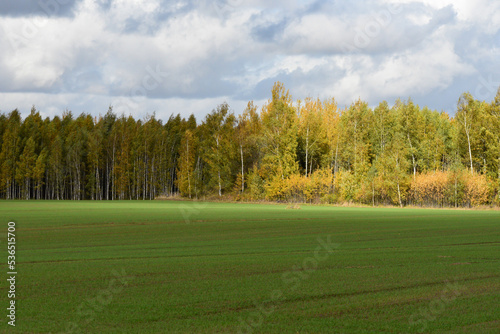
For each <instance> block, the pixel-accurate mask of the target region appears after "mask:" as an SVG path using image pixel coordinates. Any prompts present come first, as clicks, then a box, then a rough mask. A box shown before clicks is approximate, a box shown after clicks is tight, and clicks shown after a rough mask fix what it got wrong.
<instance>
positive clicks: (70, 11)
mask: <svg viewBox="0 0 500 334" xmlns="http://www.w3.org/2000/svg"><path fill="white" fill-rule="evenodd" d="M0 46H1V52H0V79H1V80H0V111H2V112H9V111H11V110H12V109H14V108H19V109H20V110H21V112H22V113H23V116H26V115H27V114H28V113H29V110H30V109H31V106H32V105H35V106H36V108H37V109H38V110H40V112H41V113H42V114H43V115H44V116H54V115H56V114H61V113H62V112H63V111H64V110H66V109H68V110H72V111H73V113H74V114H80V113H81V112H86V113H91V114H93V115H99V114H104V113H105V112H106V111H107V109H108V106H109V105H113V106H114V108H115V112H117V113H118V114H121V113H124V114H125V115H129V114H132V115H133V116H135V117H137V118H142V117H145V116H146V115H148V114H151V113H153V112H156V115H157V117H159V118H162V119H164V120H166V119H167V118H168V117H169V116H170V115H171V114H172V113H175V114H177V113H180V114H181V115H183V116H188V115H189V114H191V113H194V114H195V115H196V116H197V118H198V119H202V118H203V117H204V116H205V115H206V114H207V113H208V112H210V111H211V110H212V109H214V108H215V107H216V106H217V105H218V104H220V103H222V102H224V101H226V102H228V103H229V104H230V106H231V107H232V109H233V110H234V111H235V112H236V113H240V112H241V111H242V110H243V109H244V107H245V105H246V103H247V102H248V101H250V100H253V101H255V103H256V104H258V105H260V106H262V104H263V103H264V102H265V101H266V100H267V99H268V98H269V96H270V90H271V88H272V85H273V83H274V82H275V81H278V80H279V81H281V82H283V83H284V84H285V86H286V87H287V88H288V89H290V92H291V94H292V95H293V97H294V98H295V99H304V98H305V97H308V96H311V97H319V98H322V99H323V98H329V97H335V99H336V100H337V101H338V103H339V105H340V106H344V105H349V104H351V103H352V102H353V101H354V100H356V99H358V98H361V99H363V100H365V101H367V102H368V103H369V104H370V105H371V106H374V105H376V104H378V103H379V102H381V101H383V100H387V101H388V102H389V103H390V104H392V103H394V101H395V99H397V98H398V97H400V98H403V99H406V98H408V97H411V98H412V99H413V100H414V101H415V102H417V103H418V104H420V105H421V106H424V105H427V106H429V107H430V108H432V109H436V110H445V111H447V112H449V113H453V112H454V109H455V106H456V101H457V100H458V97H459V96H460V94H461V93H463V92H465V91H470V92H471V93H472V94H473V95H474V96H475V97H476V98H478V99H481V100H487V101H490V100H492V99H493V98H494V96H495V94H496V91H497V88H498V86H499V85H500V1H497V0H477V1H469V0H453V1H452V0H421V1H412V0H379V1H361V0H360V1H340V0H339V1H307V0H297V1H292V0H287V1H281V0H280V1H269V0H248V1H247V0H215V1H209V0H201V1H191V0H186V1H181V0H179V1H175V0H173V1H166V0H93V1H91V0H17V1H13V0H7V1H2V2H0Z"/></svg>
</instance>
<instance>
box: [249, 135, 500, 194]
mask: <svg viewBox="0 0 500 334" xmlns="http://www.w3.org/2000/svg"><path fill="white" fill-rule="evenodd" d="M240 155H241V193H242V194H243V191H245V174H244V171H245V170H244V165H243V145H241V144H240ZM499 173H500V170H499ZM499 175H500V174H499Z"/></svg>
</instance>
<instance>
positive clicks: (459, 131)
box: [0, 82, 500, 207]
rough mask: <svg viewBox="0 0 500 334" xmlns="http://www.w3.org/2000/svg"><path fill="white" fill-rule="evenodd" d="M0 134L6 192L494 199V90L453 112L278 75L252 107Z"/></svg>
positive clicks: (56, 122)
mask: <svg viewBox="0 0 500 334" xmlns="http://www.w3.org/2000/svg"><path fill="white" fill-rule="evenodd" d="M0 138H1V142H0V144H1V145H0V147H1V150H0V166H1V174H0V197H1V198H3V199H58V200H62V199H71V200H83V199H90V200H117V199H119V200H123V199H154V198H158V197H160V196H166V197H171V196H178V195H180V196H183V197H187V198H191V199H202V198H214V197H215V198H224V199H233V200H252V201H257V200H270V201H286V202H309V203H346V202H353V203H364V204H371V205H380V204H394V205H399V206H404V205H420V206H439V207H446V206H452V207H461V206H466V207H470V206H477V205H493V204H497V205H498V204H500V89H499V92H498V93H497V95H496V97H495V99H494V100H493V101H491V102H485V101H478V100H476V99H475V98H474V97H473V96H472V95H471V94H469V93H464V94H462V96H460V98H459V100H458V103H457V110H456V114H455V115H454V116H453V117H452V116H450V115H448V114H447V113H445V112H437V111H434V110H430V109H429V108H427V107H423V108H421V107H419V106H418V105H416V104H415V103H414V102H413V101H412V100H411V99H408V100H406V101H401V100H397V101H396V103H395V104H394V105H393V106H389V104H388V103H387V102H385V101H384V102H381V103H380V104H379V105H378V106H376V107H375V108H370V107H369V106H368V104H367V103H366V102H364V101H362V100H358V101H356V102H354V103H352V104H351V105H350V106H348V107H345V108H340V107H339V106H338V105H337V103H336V101H335V99H334V98H330V99H326V100H319V99H313V98H306V99H305V100H303V101H302V100H297V101H294V100H293V99H292V96H291V95H290V93H289V91H288V90H286V89H285V87H284V85H283V84H282V83H279V82H278V83H276V84H275V85H274V87H273V89H272V92H271V98H270V99H269V100H268V102H267V103H266V104H265V105H264V106H263V107H262V108H261V109H260V110H259V109H258V108H257V106H255V105H254V104H253V102H249V103H248V105H247V107H246V109H245V110H244V111H243V112H242V113H241V114H240V115H235V114H234V112H233V111H232V110H231V109H230V107H229V105H228V104H227V103H223V104H221V105H219V106H218V107H217V108H216V109H214V110H213V111H212V112H211V113H209V114H208V115H207V116H206V117H205V119H203V121H202V122H200V123H198V122H197V120H196V118H195V117H194V116H193V115H191V116H189V117H188V118H187V119H185V118H182V117H181V116H180V115H172V116H170V118H169V119H168V120H167V121H166V122H165V123H164V122H163V121H162V120H160V119H157V118H156V117H155V115H154V114H153V115H151V116H148V117H146V118H145V119H143V120H136V119H134V118H133V117H132V116H128V117H126V116H124V115H122V116H117V115H116V114H114V113H113V109H112V107H110V108H109V110H108V112H107V113H106V114H105V115H104V116H99V117H93V116H91V115H90V114H85V113H82V114H81V115H79V116H78V117H75V116H74V115H73V114H72V113H71V112H70V111H66V112H64V113H63V114H62V115H61V116H60V117H59V116H55V117H53V118H52V119H50V118H45V119H43V118H42V117H41V115H40V113H39V111H37V110H36V109H35V107H33V108H32V110H31V113H30V114H29V116H27V117H26V118H25V119H24V120H23V119H22V117H21V115H20V113H19V111H18V110H13V111H12V112H10V113H8V114H4V113H1V114H0Z"/></svg>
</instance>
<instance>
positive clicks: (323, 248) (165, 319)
mask: <svg viewBox="0 0 500 334" xmlns="http://www.w3.org/2000/svg"><path fill="white" fill-rule="evenodd" d="M0 217H2V221H1V222H0V231H2V230H3V232H0V235H1V238H0V247H2V248H3V249H4V250H2V251H1V252H0V253H2V254H4V260H2V261H3V262H4V263H5V265H3V266H2V268H4V269H3V270H2V271H3V272H4V273H3V275H5V276H7V271H8V269H7V247H6V242H7V223H8V222H9V221H14V222H15V223H16V243H17V244H16V247H17V248H16V249H17V254H16V255H17V258H16V260H17V272H18V273H17V282H16V307H17V313H16V327H15V328H12V327H11V326H8V325H7V320H8V319H7V318H6V317H5V315H6V314H7V310H6V308H7V307H8V300H7V290H8V285H7V282H6V280H5V279H2V284H1V285H0V288H1V289H2V291H1V292H0V293H1V294H2V298H1V299H0V300H2V301H3V302H2V309H3V310H4V313H5V314H3V315H2V317H3V318H4V319H5V321H4V324H2V325H1V326H2V327H1V328H0V330H1V331H2V332H19V333H48V332H51V333H62V332H65V333H162V332H172V333H238V332H241V333H280V334H282V333H420V332H425V333H428V332H429V333H431V332H432V333H498V330H499V327H500V303H499V300H500V266H499V265H500V247H499V246H500V211H467V210H428V209H383V208H376V209H370V208H339V207H319V206H302V207H301V208H300V209H299V210H292V209H288V208H287V206H286V205H265V204H262V205H257V204H233V203H196V202H170V201H124V202H90V201H88V202H87V201H84V202H56V201H47V202H44V201H37V202H34V201H30V202H26V201H3V202H0Z"/></svg>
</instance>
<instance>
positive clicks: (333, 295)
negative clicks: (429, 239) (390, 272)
mask: <svg viewBox="0 0 500 334" xmlns="http://www.w3.org/2000/svg"><path fill="white" fill-rule="evenodd" d="M497 277H500V275H488V276H481V277H474V278H463V279H457V280H454V282H471V281H479V280H483V279H489V278H497ZM442 284H443V281H437V282H426V283H418V284H412V285H405V286H397V287H392V288H383V289H375V290H362V291H353V292H342V293H329V294H323V295H313V296H303V297H295V298H287V299H284V300H277V301H273V305H275V306H277V305H284V304H292V303H296V302H307V301H315V300H322V299H330V298H343V297H351V296H361V295H367V294H372V293H380V292H392V291H400V290H407V289H415V288H419V287H428V286H436V285H442ZM251 309H255V305H254V304H251V305H248V306H239V307H227V308H225V309H224V310H217V311H207V312H205V313H204V314H205V315H215V314H220V313H223V312H224V311H236V312H240V311H245V310H251Z"/></svg>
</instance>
